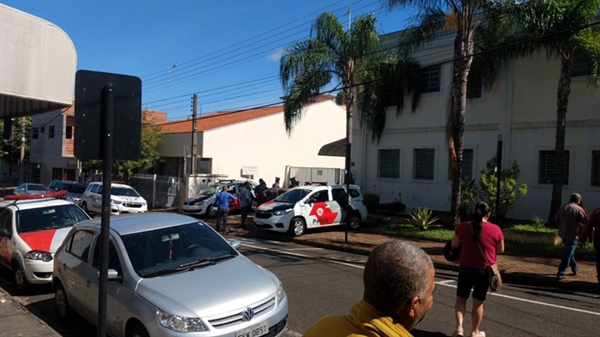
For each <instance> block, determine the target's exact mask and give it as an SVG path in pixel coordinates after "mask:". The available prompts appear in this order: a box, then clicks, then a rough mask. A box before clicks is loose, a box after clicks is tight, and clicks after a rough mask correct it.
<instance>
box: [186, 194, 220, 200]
mask: <svg viewBox="0 0 600 337" xmlns="http://www.w3.org/2000/svg"><path fill="white" fill-rule="evenodd" d="M213 195H214V194H211V195H201V196H198V197H194V198H188V199H185V201H186V202H198V201H203V200H206V199H210V198H211V197H212V196H213Z"/></svg>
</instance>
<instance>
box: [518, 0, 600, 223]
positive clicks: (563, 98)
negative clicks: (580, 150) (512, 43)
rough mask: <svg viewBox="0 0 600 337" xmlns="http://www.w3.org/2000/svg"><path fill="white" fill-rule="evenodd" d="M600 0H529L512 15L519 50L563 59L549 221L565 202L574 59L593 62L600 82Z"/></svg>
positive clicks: (592, 74)
mask: <svg viewBox="0 0 600 337" xmlns="http://www.w3.org/2000/svg"><path fill="white" fill-rule="evenodd" d="M599 8H600V0H576V1H572V0H529V1H526V2H523V3H520V4H517V5H516V6H515V14H514V15H513V16H512V18H513V20H514V22H515V24H516V25H517V27H518V29H519V40H522V41H525V42H523V43H521V44H519V48H518V52H519V54H520V55H521V56H529V55H532V54H534V53H537V52H539V51H545V52H546V55H547V57H548V59H550V58H557V59H559V60H560V65H561V67H560V75H559V80H558V89H557V93H556V98H557V100H556V138H555V148H554V151H555V152H554V153H555V158H556V162H555V167H554V172H553V177H552V199H551V201H550V212H549V215H548V221H549V222H551V223H553V222H554V220H553V219H554V214H555V213H556V212H557V210H558V208H559V207H560V205H561V197H562V188H563V180H564V177H565V165H566V164H567V163H566V158H565V153H564V149H565V134H566V121H567V108H568V104H569V94H570V92H571V74H572V71H573V62H574V59H575V58H577V59H578V60H583V61H587V62H588V64H589V83H590V84H595V85H600V31H599V29H598V24H600V16H599V13H600V12H599Z"/></svg>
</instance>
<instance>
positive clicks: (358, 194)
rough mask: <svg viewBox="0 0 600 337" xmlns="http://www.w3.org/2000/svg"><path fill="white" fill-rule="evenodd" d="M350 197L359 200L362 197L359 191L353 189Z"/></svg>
mask: <svg viewBox="0 0 600 337" xmlns="http://www.w3.org/2000/svg"><path fill="white" fill-rule="evenodd" d="M350 196H351V197H352V198H358V197H360V192H359V191H358V190H355V189H352V188H351V189H350Z"/></svg>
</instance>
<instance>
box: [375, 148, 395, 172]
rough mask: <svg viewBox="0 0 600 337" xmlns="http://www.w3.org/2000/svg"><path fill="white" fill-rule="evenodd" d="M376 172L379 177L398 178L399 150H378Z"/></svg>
mask: <svg viewBox="0 0 600 337" xmlns="http://www.w3.org/2000/svg"><path fill="white" fill-rule="evenodd" d="M377 172H378V177H379V178H400V150H398V149H396V150H379V153H378V158H377Z"/></svg>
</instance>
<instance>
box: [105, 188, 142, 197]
mask: <svg viewBox="0 0 600 337" xmlns="http://www.w3.org/2000/svg"><path fill="white" fill-rule="evenodd" d="M110 194H111V195H119V196H124V197H139V196H140V194H139V193H138V192H137V191H136V190H134V189H133V188H131V187H112V186H111V188H110Z"/></svg>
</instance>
